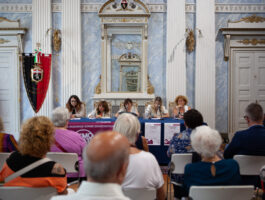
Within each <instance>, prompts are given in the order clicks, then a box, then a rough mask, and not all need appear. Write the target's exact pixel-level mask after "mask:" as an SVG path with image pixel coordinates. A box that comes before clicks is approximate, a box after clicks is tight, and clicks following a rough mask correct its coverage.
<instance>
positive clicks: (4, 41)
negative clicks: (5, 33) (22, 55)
mask: <svg viewBox="0 0 265 200" xmlns="http://www.w3.org/2000/svg"><path fill="white" fill-rule="evenodd" d="M8 42H10V41H9V40H5V39H4V38H0V44H5V43H8Z"/></svg>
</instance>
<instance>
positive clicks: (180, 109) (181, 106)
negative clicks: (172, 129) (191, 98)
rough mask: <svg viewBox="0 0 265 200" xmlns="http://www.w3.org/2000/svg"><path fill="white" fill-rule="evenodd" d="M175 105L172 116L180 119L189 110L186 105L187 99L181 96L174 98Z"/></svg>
mask: <svg viewBox="0 0 265 200" xmlns="http://www.w3.org/2000/svg"><path fill="white" fill-rule="evenodd" d="M175 104H176V107H175V108H174V110H173V114H174V117H175V118H181V119H182V118H183V116H184V113H185V112H187V111H188V110H190V109H191V108H190V107H189V106H188V105H187V104H188V98H187V97H185V96H183V95H179V96H177V97H176V99H175Z"/></svg>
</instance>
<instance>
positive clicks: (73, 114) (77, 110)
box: [66, 95, 86, 119]
mask: <svg viewBox="0 0 265 200" xmlns="http://www.w3.org/2000/svg"><path fill="white" fill-rule="evenodd" d="M66 108H67V109H68V112H69V118H71V119H72V118H81V117H85V116H86V106H85V104H84V103H83V102H82V101H80V99H79V97H78V96H76V95H72V96H70V98H69V99H68V101H67V103H66Z"/></svg>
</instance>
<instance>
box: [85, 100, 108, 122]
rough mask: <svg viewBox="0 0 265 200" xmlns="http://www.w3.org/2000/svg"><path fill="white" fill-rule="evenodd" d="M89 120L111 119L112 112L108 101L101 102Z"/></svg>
mask: <svg viewBox="0 0 265 200" xmlns="http://www.w3.org/2000/svg"><path fill="white" fill-rule="evenodd" d="M87 117H88V118H103V117H110V110H109V106H108V103H107V102H106V101H100V102H99V103H98V106H97V108H96V109H95V110H93V111H92V112H91V113H89V114H88V116H87Z"/></svg>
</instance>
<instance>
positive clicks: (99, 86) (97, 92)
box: [95, 75, 101, 94]
mask: <svg viewBox="0 0 265 200" xmlns="http://www.w3.org/2000/svg"><path fill="white" fill-rule="evenodd" d="M95 93H96V94H101V75H100V76H99V83H98V84H97V86H96V87H95Z"/></svg>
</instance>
